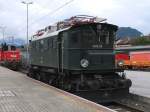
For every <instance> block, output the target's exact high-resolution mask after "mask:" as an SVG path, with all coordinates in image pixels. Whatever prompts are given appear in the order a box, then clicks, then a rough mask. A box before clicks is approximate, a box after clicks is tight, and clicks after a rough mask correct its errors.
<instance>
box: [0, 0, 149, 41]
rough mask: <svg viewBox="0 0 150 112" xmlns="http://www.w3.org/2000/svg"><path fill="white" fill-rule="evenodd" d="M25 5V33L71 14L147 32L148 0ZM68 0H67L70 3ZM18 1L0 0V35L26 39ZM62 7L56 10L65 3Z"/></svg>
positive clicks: (51, 0) (43, 0) (42, 0)
mask: <svg viewBox="0 0 150 112" xmlns="http://www.w3.org/2000/svg"><path fill="white" fill-rule="evenodd" d="M31 1H32V2H33V4H31V5H29V36H31V35H33V34H34V33H35V32H36V31H37V30H39V29H42V28H44V27H46V26H49V25H51V24H53V23H55V22H57V21H61V20H63V19H66V18H70V17H71V16H75V15H91V16H98V17H102V18H107V22H108V23H111V24H115V25H118V26H119V27H133V28H136V29H138V30H139V31H141V32H142V33H144V34H145V35H147V34H149V33H150V13H149V10H150V0H26V2H31ZM70 1H71V2H70ZM21 2H22V1H21V0H7V1H6V0H0V38H2V28H1V27H4V33H5V38H6V37H12V36H13V37H15V38H23V39H25V38H26V5H25V4H22V3H21ZM68 2H70V3H69V4H68V5H66V6H65V7H63V8H61V9H59V10H57V11H56V9H58V8H59V7H61V6H62V5H64V4H65V3H68Z"/></svg>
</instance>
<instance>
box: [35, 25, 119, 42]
mask: <svg viewBox="0 0 150 112" xmlns="http://www.w3.org/2000/svg"><path fill="white" fill-rule="evenodd" d="M90 24H105V25H111V26H114V27H116V28H117V26H116V25H113V24H108V23H90ZM82 25H89V24H78V25H77V26H78V27H79V26H82ZM73 27H74V26H69V27H67V28H63V29H60V30H57V31H54V32H51V33H50V32H45V33H44V34H43V35H41V36H36V37H32V41H36V40H40V39H44V38H48V37H52V36H56V35H58V34H59V33H60V32H62V31H66V30H68V29H70V28H73Z"/></svg>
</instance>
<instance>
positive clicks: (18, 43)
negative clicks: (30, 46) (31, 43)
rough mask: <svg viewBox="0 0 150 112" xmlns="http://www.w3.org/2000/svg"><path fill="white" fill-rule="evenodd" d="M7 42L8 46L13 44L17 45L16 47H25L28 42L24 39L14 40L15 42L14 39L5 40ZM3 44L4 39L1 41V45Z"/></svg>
mask: <svg viewBox="0 0 150 112" xmlns="http://www.w3.org/2000/svg"><path fill="white" fill-rule="evenodd" d="M5 42H6V43H7V44H13V45H16V46H21V45H24V44H25V43H26V41H25V40H24V39H22V38H14V39H13V40H12V39H9V38H8V39H5ZM1 43H3V39H0V44H1Z"/></svg>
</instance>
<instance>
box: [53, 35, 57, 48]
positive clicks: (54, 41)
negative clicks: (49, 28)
mask: <svg viewBox="0 0 150 112" xmlns="http://www.w3.org/2000/svg"><path fill="white" fill-rule="evenodd" d="M56 39H57V38H56V36H55V37H53V48H57V40H56Z"/></svg>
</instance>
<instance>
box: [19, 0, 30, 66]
mask: <svg viewBox="0 0 150 112" xmlns="http://www.w3.org/2000/svg"><path fill="white" fill-rule="evenodd" d="M21 3H23V4H25V5H26V7H27V13H26V14H27V15H26V16H27V32H26V36H27V45H26V47H27V55H26V56H27V64H28V62H29V60H28V59H29V39H28V38H29V25H28V22H29V14H28V12H29V5H30V4H33V2H25V1H22V2H21Z"/></svg>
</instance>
